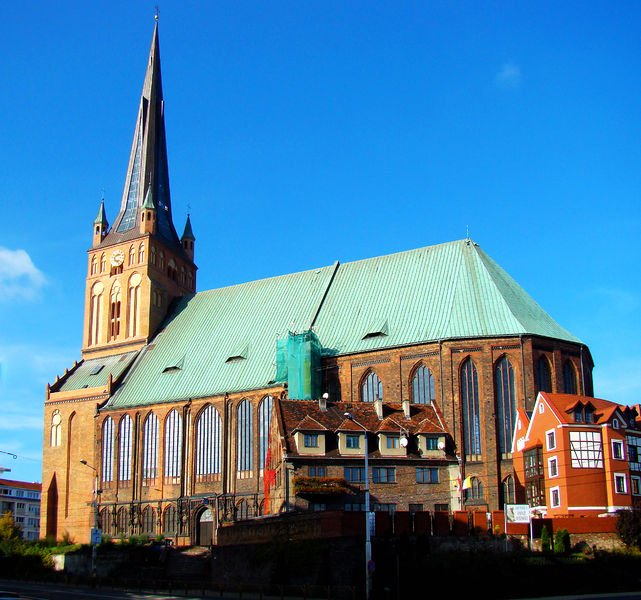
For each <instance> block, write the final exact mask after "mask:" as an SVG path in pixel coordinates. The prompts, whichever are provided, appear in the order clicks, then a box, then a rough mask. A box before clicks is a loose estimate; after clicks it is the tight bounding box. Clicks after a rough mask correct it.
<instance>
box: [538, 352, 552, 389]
mask: <svg viewBox="0 0 641 600" xmlns="http://www.w3.org/2000/svg"><path fill="white" fill-rule="evenodd" d="M534 376H535V379H536V382H535V383H536V391H537V392H551V391H552V373H551V371H550V363H549V362H548V359H547V358H546V357H545V356H544V355H543V354H541V356H539V360H538V361H537V362H536V368H535V370H534Z"/></svg>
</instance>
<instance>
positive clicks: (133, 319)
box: [127, 273, 142, 337]
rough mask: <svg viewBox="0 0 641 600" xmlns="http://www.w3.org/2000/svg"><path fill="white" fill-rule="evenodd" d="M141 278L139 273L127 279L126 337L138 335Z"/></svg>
mask: <svg viewBox="0 0 641 600" xmlns="http://www.w3.org/2000/svg"><path fill="white" fill-rule="evenodd" d="M141 282H142V277H141V276H140V273H134V274H133V275H132V276H131V277H130V278H129V290H128V293H127V296H128V297H127V301H128V302H127V308H128V315H127V336H128V337H136V336H137V335H138V333H139V332H138V322H139V320H140V283H141Z"/></svg>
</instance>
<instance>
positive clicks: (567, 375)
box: [563, 360, 577, 394]
mask: <svg viewBox="0 0 641 600" xmlns="http://www.w3.org/2000/svg"><path fill="white" fill-rule="evenodd" d="M563 391H564V392H565V393H566V394H576V393H577V385H576V371H575V370H574V365H573V364H572V361H571V360H566V361H565V362H564V363H563Z"/></svg>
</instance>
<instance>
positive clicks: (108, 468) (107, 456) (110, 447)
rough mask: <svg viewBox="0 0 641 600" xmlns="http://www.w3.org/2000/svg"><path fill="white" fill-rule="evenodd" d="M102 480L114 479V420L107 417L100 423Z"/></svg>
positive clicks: (109, 480)
mask: <svg viewBox="0 0 641 600" xmlns="http://www.w3.org/2000/svg"><path fill="white" fill-rule="evenodd" d="M101 455H102V481H103V482H105V483H107V482H111V481H113V480H114V422H113V419H112V418H111V417H107V418H106V419H105V420H104V422H103V424H102V452H101Z"/></svg>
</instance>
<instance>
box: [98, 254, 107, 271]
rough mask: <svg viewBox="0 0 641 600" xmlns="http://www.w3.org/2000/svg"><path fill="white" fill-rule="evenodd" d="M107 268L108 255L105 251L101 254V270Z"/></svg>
mask: <svg viewBox="0 0 641 600" xmlns="http://www.w3.org/2000/svg"><path fill="white" fill-rule="evenodd" d="M106 270H107V255H106V254H105V253H104V252H103V253H102V254H101V256H100V272H101V273H104V272H105V271H106Z"/></svg>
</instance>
